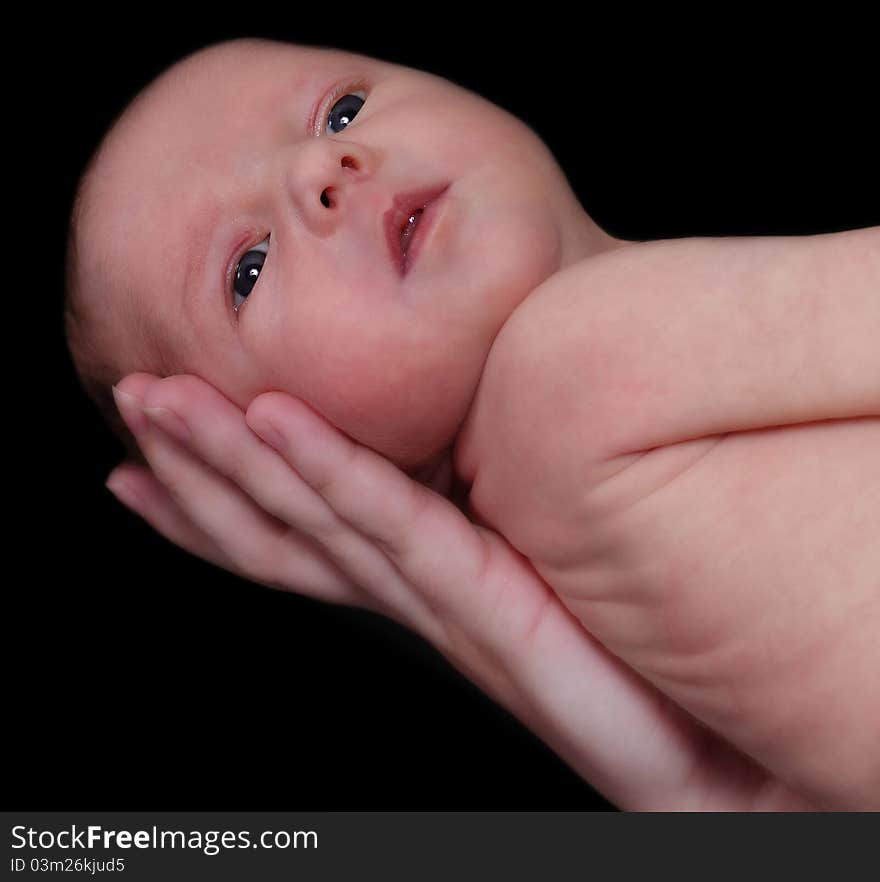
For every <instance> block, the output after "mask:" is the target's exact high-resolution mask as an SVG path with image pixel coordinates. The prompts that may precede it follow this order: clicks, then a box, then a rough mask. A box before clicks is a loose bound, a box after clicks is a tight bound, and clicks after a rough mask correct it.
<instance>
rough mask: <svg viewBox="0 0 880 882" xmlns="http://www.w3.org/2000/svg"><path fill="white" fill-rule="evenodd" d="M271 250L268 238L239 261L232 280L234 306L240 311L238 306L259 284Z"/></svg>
mask: <svg viewBox="0 0 880 882" xmlns="http://www.w3.org/2000/svg"><path fill="white" fill-rule="evenodd" d="M268 251H269V239H268V238H266V239H265V240H264V241H263V242H260V244H259V245H257V246H256V247H255V248H251V250H250V251H248V252H247V253H246V254H245V255H244V257H242V259H241V260H240V261H239V262H238V266H236V268H235V278H234V279H233V282H232V308H233V309H234V310H235V311H236V312H238V308H239V307H240V306H241V304H242V303H244V301H245V300H246V299H247V296H248V294H250V293H251V291H252V290H253V288H254V285H256V284H257V279H258V278H259V277H260V270H261V269H262V268H263V264H264V263H265V261H266V254H267V253H268Z"/></svg>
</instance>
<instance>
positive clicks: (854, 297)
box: [66, 40, 880, 793]
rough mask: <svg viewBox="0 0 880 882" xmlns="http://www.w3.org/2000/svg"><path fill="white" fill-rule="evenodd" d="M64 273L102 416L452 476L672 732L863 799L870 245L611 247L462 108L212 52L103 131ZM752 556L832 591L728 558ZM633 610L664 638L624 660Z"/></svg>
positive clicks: (871, 409)
mask: <svg viewBox="0 0 880 882" xmlns="http://www.w3.org/2000/svg"><path fill="white" fill-rule="evenodd" d="M68 257H69V261H68V309H67V316H66V319H67V331H68V337H69V342H70V347H71V351H72V353H73V356H74V360H75V363H76V365H77V369H78V371H79V373H80V376H81V378H82V380H83V382H84V384H85V385H86V387H87V389H88V390H89V391H90V393H91V394H92V395H93V396H94V397H95V398H96V400H98V402H99V403H100V404H101V405H102V407H104V410H105V413H106V414H107V415H108V419H111V420H113V421H116V416H115V414H116V411H115V408H114V407H113V405H112V399H111V397H110V388H111V386H112V384H114V383H116V382H117V381H118V380H120V379H121V378H122V377H123V376H125V375H127V374H129V373H132V372H134V371H147V372H150V373H154V374H159V375H169V374H177V373H191V374H197V375H199V376H201V377H202V378H204V379H205V380H207V381H208V382H210V383H211V384H213V385H214V386H216V387H217V388H218V389H220V390H221V391H222V392H223V393H224V394H225V395H226V396H227V397H229V398H230V399H231V400H232V401H234V402H235V403H236V404H238V405H239V406H240V407H241V408H243V409H244V408H246V407H247V405H248V404H249V403H250V401H251V400H252V399H253V398H254V397H255V396H257V395H258V394H260V393H261V392H265V391H267V390H271V389H278V390H283V391H285V392H289V393H290V394H292V395H294V396H297V397H299V398H301V399H303V400H304V401H306V402H307V403H308V404H309V405H311V406H312V407H313V408H314V409H315V410H317V411H318V412H320V413H321V414H322V415H323V416H325V417H326V418H327V419H328V420H329V421H330V422H332V423H333V424H335V425H336V426H338V427H339V428H340V429H342V430H343V431H345V432H346V433H347V434H349V435H350V436H351V437H353V438H354V439H356V440H357V441H359V442H361V443H363V444H365V445H367V446H369V447H372V448H374V449H375V450H377V451H379V452H380V453H382V454H384V455H385V456H387V457H388V458H390V459H391V460H392V461H394V462H395V463H397V464H398V465H399V466H400V467H402V468H404V469H406V470H407V471H408V472H410V473H411V474H414V475H417V476H421V477H424V476H428V475H431V474H434V473H436V472H437V471H438V470H439V469H440V468H441V467H442V466H444V465H446V466H449V465H450V464H451V465H452V466H453V467H454V470H455V472H456V474H457V476H458V477H459V479H460V480H462V481H463V482H465V483H466V484H467V485H468V486H470V488H471V493H470V506H471V512H472V515H473V516H474V517H475V518H476V519H478V520H480V521H481V522H483V523H484V524H486V525H488V526H491V527H492V528H494V529H496V530H497V531H498V532H500V533H501V534H503V535H504V536H505V537H506V538H507V539H508V540H509V541H510V542H511V543H512V544H513V545H514V546H515V547H516V548H517V549H518V550H519V551H521V552H522V553H523V554H524V555H526V556H527V557H528V558H529V559H530V560H531V562H532V564H533V565H534V566H535V568H536V569H537V570H538V572H539V573H540V574H541V575H542V576H543V577H544V579H545V580H546V581H547V582H548V583H549V584H550V585H551V587H552V588H553V589H554V590H555V591H556V592H557V593H558V594H559V595H560V597H561V598H562V600H563V601H564V602H565V603H566V605H567V606H568V608H569V609H570V610H571V611H572V612H573V614H574V615H576V616H577V617H578V618H579V619H580V620H581V621H582V622H583V623H584V625H585V626H586V627H587V628H588V629H589V630H590V631H591V632H592V633H593V634H594V635H595V636H597V637H598V638H599V639H600V640H601V641H602V642H603V643H604V644H605V645H606V646H607V647H608V648H609V649H610V650H611V651H612V652H618V653H620V652H621V651H622V650H623V649H626V653H627V657H628V658H630V659H631V658H636V659H637V662H638V663H637V665H636V667H637V669H638V670H639V671H640V673H641V674H643V676H645V677H646V678H647V679H649V680H651V681H652V682H654V683H655V684H658V685H660V686H662V688H663V690H664V691H665V692H666V693H667V694H669V695H670V696H671V697H673V698H674V700H676V701H677V702H679V703H680V704H681V705H682V706H683V707H685V708H687V709H688V710H690V711H691V713H693V714H694V716H696V717H697V718H699V719H701V720H703V721H704V722H707V723H709V724H710V725H712V726H713V727H715V728H717V729H718V730H719V731H722V732H724V733H726V734H727V735H728V737H730V739H731V740H732V741H733V742H734V743H735V744H739V745H740V746H742V747H744V748H747V749H748V751H749V752H750V753H751V755H753V756H755V757H758V758H759V759H761V760H762V761H763V762H765V763H766V764H767V766H768V767H769V768H772V769H774V770H775V771H776V772H777V773H778V774H780V775H781V776H782V777H785V776H786V771H787V768H788V765H789V763H790V756H789V755H788V754H787V753H786V754H783V753H780V751H779V750H778V749H777V747H776V745H777V739H776V734H777V733H778V731H779V730H780V729H785V730H786V731H792V730H796V731H801V730H803V738H802V740H801V742H800V748H799V750H800V752H801V758H800V759H801V761H800V762H799V764H798V768H799V769H801V770H802V769H803V768H805V767H806V768H809V762H808V761H807V762H804V761H803V757H804V756H806V757H808V756H809V755H810V752H811V750H812V749H813V748H814V747H815V745H816V743H817V739H819V740H821V741H822V742H825V741H827V740H829V739H835V738H838V739H840V744H841V748H840V752H839V756H840V763H841V771H840V774H841V778H842V780H843V779H845V780H846V781H847V782H848V783H849V786H850V791H849V792H852V781H853V780H855V779H857V780H859V781H861V780H862V779H865V787H866V788H869V787H870V786H873V784H874V783H880V765H878V763H880V760H878V762H875V763H874V764H873V765H870V766H868V767H866V765H865V762H864V757H865V756H866V755H868V756H870V755H871V753H870V751H871V749H872V748H873V747H876V745H877V743H878V733H880V704H878V700H877V695H876V688H875V687H872V684H871V682H870V678H869V677H867V676H864V675H863V674H861V673H860V672H862V671H863V669H864V659H865V658H873V659H874V660H876V661H877V663H878V665H880V658H878V650H877V648H876V647H877V645H878V641H877V628H878V618H880V576H878V574H880V543H878V542H877V536H878V535H880V456H878V454H877V451H878V450H880V419H878V416H880V347H878V346H877V344H876V341H877V339H878V335H880V297H878V290H880V230H878V229H876V228H872V229H868V230H854V231H848V232H845V233H837V234H828V235H822V236H809V237H801V238H795V237H778V238H743V239H699V240H694V239H688V240H677V241H664V242H648V243H627V242H622V241H619V240H616V239H614V238H613V237H611V236H609V235H607V234H606V233H605V232H604V231H603V230H601V229H600V228H599V227H598V226H597V225H596V224H595V223H594V222H593V221H592V220H591V219H590V218H589V216H588V215H587V214H586V213H585V212H584V210H583V208H582V207H581V206H580V204H579V202H578V200H577V199H576V197H575V195H574V194H573V193H572V191H571V189H570V187H569V186H568V183H567V180H566V178H565V176H564V174H563V173H562V171H561V170H560V168H559V167H558V165H557V163H556V161H555V160H554V158H553V156H552V155H551V153H550V152H549V151H548V149H547V148H546V146H545V145H544V144H543V143H542V142H541V141H540V139H539V138H538V137H537V136H536V135H535V134H534V132H532V131H531V130H530V129H529V128H528V127H527V126H526V125H525V124H523V123H522V122H521V121H519V120H517V119H516V118H514V117H512V116H511V115H510V114H508V113H507V112H505V111H504V110H502V109H500V108H498V107H496V106H495V105H493V104H491V103H490V102H488V101H487V100H485V99H483V98H481V97H480V96H478V95H475V94H473V93H471V92H468V91H466V90H464V89H462V88H460V87H458V86H456V85H455V84H453V83H451V82H449V81H447V80H444V79H442V78H440V77H437V76H434V75H431V74H428V73H424V72H420V71H416V70H412V69H409V68H405V67H401V66H398V65H395V64H391V63H387V62H383V61H378V60H374V59H370V58H366V57H364V56H361V55H355V54H351V53H347V52H340V51H335V50H330V49H324V48H317V47H303V46H292V45H286V44H280V43H274V42H269V41H261V40H240V41H235V42H231V43H225V44H221V45H219V46H215V47H211V48H209V49H207V50H203V51H201V52H199V53H196V54H195V55H194V56H191V57H190V58H187V59H185V60H184V61H183V62H181V63H179V64H177V65H175V66H174V67H173V68H171V69H170V70H169V71H167V72H165V73H164V74H163V75H162V76H161V77H160V78H159V79H158V80H157V81H156V82H154V83H152V84H151V85H150V86H149V87H148V88H147V89H146V90H145V91H144V92H143V93H141V94H140V95H139V96H138V97H137V99H136V100H135V101H134V102H133V103H132V104H131V105H130V106H129V107H128V108H127V109H126V110H125V112H124V113H123V114H122V116H121V117H120V119H119V120H118V121H117V123H116V124H115V125H114V127H113V128H112V129H111V131H110V133H109V134H108V136H107V137H106V138H105V140H104V141H103V142H102V144H101V146H100V148H99V150H98V152H97V153H96V155H95V157H94V158H93V161H92V162H91V163H90V165H89V168H88V170H87V172H86V174H85V175H84V178H83V181H82V184H81V188H80V191H79V193H78V198H77V202H76V206H75V209H74V214H73V219H72V225H71V244H70V248H69V252H68ZM833 500H846V505H845V506H841V505H840V504H839V502H838V504H831V501H833ZM699 531H702V532H703V533H705V532H706V531H709V532H710V533H711V536H712V537H713V538H712V541H711V542H706V541H705V536H704V535H701V541H700V542H691V539H692V538H693V537H695V536H696V535H697V533H698V532H699ZM768 531H771V532H776V533H778V534H779V541H780V542H787V543H791V544H795V545H797V546H798V547H799V548H800V552H799V553H798V554H794V555H788V556H787V557H786V560H790V559H791V557H792V556H793V557H794V558H795V559H799V560H801V561H802V567H803V568H804V569H805V570H806V569H807V568H809V569H810V572H811V573H813V574H814V573H815V571H816V568H820V569H821V571H822V572H824V573H826V574H827V579H826V580H825V584H826V585H827V591H825V592H823V593H822V594H821V595H815V592H814V593H813V594H810V593H809V592H802V588H801V584H802V582H806V581H807V580H804V579H802V578H801V577H802V575H803V573H802V572H800V571H799V570H798V569H797V568H795V569H793V570H792V569H786V570H781V569H780V567H779V566H778V565H775V564H774V561H773V560H772V559H767V558H766V557H764V558H762V557H761V555H760V554H756V553H755V551H754V547H755V546H753V544H752V542H750V537H758V536H766V535H767V532H768ZM765 546H766V543H765V544H764V545H762V546H761V547H765ZM707 547H708V548H710V549H712V550H711V553H709V554H707V553H706V551H705V549H706V548H707ZM692 548H694V549H697V548H699V549H701V550H702V551H701V553H699V554H697V553H696V552H693V551H692V550H691V549H692ZM811 579H812V581H811V582H810V584H816V582H817V581H821V580H817V579H816V578H815V576H814V575H813V576H812V577H811ZM636 583H638V585H639V591H638V592H637V594H638V597H639V600H638V602H635V601H634V599H633V598H634V597H635V596H636V593H634V592H633V591H632V586H633V585H635V584H636ZM646 586H647V588H646ZM646 592H647V596H649V597H652V598H654V599H655V600H654V602H653V603H651V604H649V605H648V606H647V607H646V605H645V604H644V602H643V598H644V596H646ZM694 592H701V593H702V594H704V595H705V598H706V602H704V603H703V604H702V605H701V604H700V603H696V604H694V603H692V602H689V603H688V604H686V605H685V604H684V603H683V598H684V597H685V596H688V597H689V598H690V597H692V595H693V593H694ZM742 592H746V593H747V595H748V597H747V598H746V599H745V601H744V600H743V596H742ZM798 592H802V596H799V597H798V599H797V601H796V602H795V603H792V595H793V594H797V593H798ZM734 593H735V594H736V599H737V603H736V604H735V605H732V604H729V603H728V600H729V599H730V597H731V596H733V594H734ZM783 604H784V605H783ZM685 606H687V609H688V610H689V611H690V612H689V613H688V614H687V615H680V614H679V611H680V609H682V608H684V607H685ZM792 608H794V609H795V610H796V611H797V615H801V616H803V617H804V618H805V619H807V620H808V621H806V623H805V625H804V627H801V628H800V629H799V630H798V631H797V633H798V635H799V636H798V640H797V642H795V643H792V642H791V641H790V640H789V641H787V640H786V639H784V636H782V635H783V629H782V625H783V624H784V621H783V617H784V616H785V615H788V614H789V613H790V610H791V609H792ZM694 609H699V610H700V611H701V613H700V615H697V616H695V615H694V614H693V610H694ZM648 616H651V617H653V618H654V619H656V617H660V618H661V619H662V621H664V622H665V623H667V627H666V637H665V638H664V640H663V641H661V642H659V643H658V642H657V641H656V639H655V640H645V641H643V642H639V636H638V635H639V633H640V631H641V630H642V628H641V625H640V622H643V621H646V617H648ZM854 618H856V619H858V621H859V623H860V625H859V627H857V628H856V629H855V630H854V629H853V627H852V622H853V620H854ZM655 632H656V628H654V629H653V631H652V633H655ZM844 632H845V633H847V634H852V633H854V632H855V633H858V634H860V635H862V640H861V641H860V640H852V639H850V640H848V641H847V642H846V643H845V644H844V643H843V642H842V641H840V640H838V639H837V638H836V635H837V634H838V633H844ZM634 644H635V645H634ZM844 669H847V670H852V671H853V674H854V676H852V677H848V676H847V675H846V674H844V675H843V676H842V675H841V671H842V670H844ZM768 672H769V674H768ZM841 680H844V681H846V682H847V683H848V684H849V688H851V689H853V690H856V691H857V692H858V693H859V695H862V694H863V697H864V700H863V701H862V702H861V705H860V706H861V707H862V708H863V710H864V712H863V713H862V714H861V715H860V717H859V718H857V719H856V718H853V717H852V716H851V715H850V716H847V713H848V711H847V710H846V708H851V707H852V706H853V702H852V700H851V697H850V700H849V701H848V702H846V703H838V697H839V696H838V691H837V686H838V685H839V684H840V682H841ZM719 695H724V700H723V701H719V700H718V696H719ZM751 702H761V703H766V704H767V705H769V706H770V707H773V708H778V712H776V713H774V714H773V715H772V718H773V723H772V725H770V726H769V727H768V728H767V729H766V731H758V732H756V731H754V729H753V728H751V729H749V730H745V729H742V730H740V728H739V721H740V719H742V718H743V717H744V708H745V707H746V706H747V705H748V704H749V703H751ZM765 716H767V715H765ZM841 733H843V736H842V735H841ZM738 739H739V740H738ZM787 744H788V745H789V747H787V750H788V749H789V748H790V739H788V741H787ZM828 755H829V754H828V751H827V750H826V751H824V752H823V756H826V757H827V756H828ZM877 755H878V756H880V753H878V754H877ZM853 757H857V758H858V759H857V760H853ZM820 771H821V770H817V774H819V772H820ZM866 773H867V774H866ZM799 774H801V775H802V779H801V780H798V781H797V782H795V783H796V784H797V785H798V786H799V787H801V788H802V789H804V790H805V791H807V792H809V790H810V787H811V784H812V783H813V782H812V781H811V780H810V775H809V773H807V774H806V775H805V776H804V775H803V772H799ZM865 792H866V793H870V792H872V791H871V790H870V789H866V790H865Z"/></svg>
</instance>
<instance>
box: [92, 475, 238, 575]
mask: <svg viewBox="0 0 880 882" xmlns="http://www.w3.org/2000/svg"><path fill="white" fill-rule="evenodd" d="M106 486H107V489H108V490H110V492H111V493H113V495H114V496H115V497H116V498H117V499H118V500H119V501H120V502H121V503H122V504H123V505H125V506H127V507H128V508H130V509H131V510H132V511H133V512H135V514H138V515H140V517H142V518H143V519H144V520H145V521H146V522H147V523H148V524H149V525H150V526H151V527H153V529H154V530H156V532H157V533H159V534H161V535H162V536H164V537H165V538H166V539H168V540H169V541H170V542H173V543H174V544H175V545H179V546H180V547H181V548H183V549H185V550H186V551H189V552H190V553H191V554H195V555H196V556H197V557H201V558H202V559H204V560H207V561H208V562H210V563H213V564H216V565H217V566H220V567H225V568H226V569H231V567H232V561H231V560H230V559H229V558H228V556H227V555H226V554H224V553H223V552H222V551H221V549H220V548H219V547H218V545H217V543H216V542H214V540H213V539H211V538H210V536H208V535H207V533H205V532H204V530H201V529H200V528H199V527H197V526H196V525H195V524H194V523H193V522H192V521H191V520H190V519H189V517H187V515H186V514H184V512H183V511H182V510H181V508H180V506H179V505H177V503H176V502H175V501H174V500H173V498H172V497H171V494H170V493H169V492H168V491H167V490H166V489H165V487H164V486H163V485H162V484H161V483H160V482H159V481H158V480H156V478H155V477H154V476H153V474H152V473H151V472H150V470H149V469H147V468H144V467H143V466H137V465H134V464H130V463H124V464H123V465H120V466H117V467H116V468H115V469H114V470H113V471H112V472H111V473H110V476H109V477H108V478H107V483H106Z"/></svg>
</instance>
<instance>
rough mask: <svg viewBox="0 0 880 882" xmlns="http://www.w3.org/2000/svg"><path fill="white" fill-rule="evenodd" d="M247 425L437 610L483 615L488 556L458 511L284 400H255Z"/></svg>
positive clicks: (281, 397)
mask: <svg viewBox="0 0 880 882" xmlns="http://www.w3.org/2000/svg"><path fill="white" fill-rule="evenodd" d="M247 422H248V425H249V426H250V427H251V428H252V429H253V430H254V431H255V432H256V433H257V434H258V435H260V436H261V437H262V438H263V439H264V440H266V441H267V443H270V444H272V445H274V446H276V447H277V449H278V450H279V452H280V453H281V454H282V455H283V456H284V458H285V460H286V461H287V462H288V463H290V465H292V466H293V468H294V469H296V471H297V472H298V474H300V475H301V476H302V478H303V479H304V480H305V481H306V482H307V483H308V484H309V485H310V486H311V487H312V488H314V490H315V491H316V492H317V493H318V494H320V496H321V497H322V498H323V499H324V500H326V501H327V503H329V505H330V507H331V508H332V509H333V511H334V512H336V513H337V515H339V516H340V517H341V518H342V519H343V520H344V521H345V522H346V523H348V524H350V525H351V526H352V527H354V528H355V529H356V530H358V531H359V532H360V533H361V534H362V535H363V536H365V537H366V538H367V539H369V541H370V542H371V543H374V544H375V545H377V546H378V547H379V548H381V549H382V550H383V552H384V553H385V554H386V555H387V556H388V558H389V559H390V560H391V561H393V563H394V564H395V566H396V567H397V568H398V569H399V570H400V572H401V573H402V574H403V575H404V577H405V578H406V579H407V580H408V581H409V582H411V583H412V584H414V585H416V586H419V587H420V588H421V589H422V590H423V592H424V594H425V596H426V598H427V599H428V600H429V601H430V602H431V604H432V606H433V607H434V608H435V609H438V608H441V607H447V606H448V604H449V603H453V604H455V606H456V609H455V617H456V618H459V619H461V618H462V617H464V618H467V616H468V615H470V614H477V613H479V614H480V615H483V614H485V612H486V607H485V604H486V598H485V597H481V596H480V595H479V593H478V592H474V591H473V590H471V589H472V587H473V586H474V585H479V584H480V583H481V575H482V574H483V572H484V570H485V566H486V558H487V554H488V553H489V549H488V548H487V545H486V543H485V542H484V541H483V540H482V539H481V533H480V532H479V531H478V530H477V529H475V528H474V526H473V525H472V524H471V523H470V522H469V521H468V520H467V519H466V518H465V517H464V516H463V515H462V514H461V512H459V511H458V510H457V509H456V508H455V506H454V505H453V504H452V503H450V502H449V501H447V500H445V499H443V498H442V497H440V496H438V495H437V494H436V493H433V492H432V491H431V490H429V489H428V488H427V487H424V486H422V485H421V484H418V483H416V482H414V481H412V480H411V479H410V478H408V477H407V476H406V475H405V474H404V473H403V472H401V471H400V470H399V469H397V468H396V467H395V466H394V465H393V464H392V463H390V462H389V461H388V460H386V459H385V458H384V457H382V456H380V455H379V454H377V453H375V452H374V451H372V450H370V449H368V448H366V447H363V446H361V445H359V444H356V443H355V442H353V441H352V440H351V439H349V438H347V437H346V436H345V435H343V434H342V433H341V432H339V431H338V430H336V429H335V428H334V427H333V426H331V425H330V424H329V423H327V422H326V421H325V420H324V419H322V418H321V417H320V416H319V415H318V414H316V413H315V412H314V411H312V410H311V409H310V408H309V407H307V406H306V405H305V404H303V403H302V402H300V401H297V400H296V399H293V398H291V397H289V396H287V395H284V394H282V393H277V392H270V393H266V394H264V395H261V396H259V397H258V398H256V399H255V400H254V401H253V402H252V403H251V405H250V407H249V408H248V411H247Z"/></svg>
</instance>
